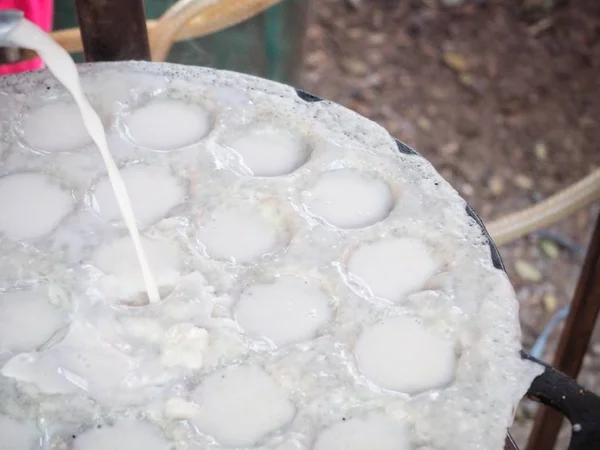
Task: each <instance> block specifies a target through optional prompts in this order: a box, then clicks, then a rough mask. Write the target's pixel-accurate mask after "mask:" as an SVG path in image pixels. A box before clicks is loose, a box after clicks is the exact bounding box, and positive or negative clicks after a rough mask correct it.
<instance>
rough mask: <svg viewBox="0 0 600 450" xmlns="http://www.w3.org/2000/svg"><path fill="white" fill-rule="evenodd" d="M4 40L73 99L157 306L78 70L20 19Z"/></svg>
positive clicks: (137, 238)
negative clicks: (27, 52) (37, 60)
mask: <svg viewBox="0 0 600 450" xmlns="http://www.w3.org/2000/svg"><path fill="white" fill-rule="evenodd" d="M6 39H7V41H8V43H10V44H12V45H15V46H18V47H21V48H28V49H31V50H35V51H36V52H37V54H38V55H39V56H40V57H41V58H42V59H43V60H44V61H45V63H46V65H47V66H48V69H49V70H50V72H52V74H53V75H54V76H55V77H56V78H57V79H58V81H60V82H61V83H62V84H63V86H64V87H65V88H66V89H67V90H68V91H69V92H70V93H71V95H72V96H73V98H74V99H75V102H76V103H77V106H78V107H79V111H80V112H81V116H82V118H83V123H84V124H85V127H86V129H87V131H88V133H89V135H90V136H91V138H92V140H93V141H94V143H95V144H96V146H97V147H98V150H100V153H101V155H102V159H103V160H104V164H105V165H106V170H107V172H108V177H109V179H110V182H111V184H112V186H113V189H114V191H115V197H116V198H117V202H118V204H119V208H120V210H121V214H122V215H123V219H124V221H125V225H126V226H127V229H128V230H129V234H130V235H131V239H132V240H133V245H134V247H135V251H136V253H137V256H138V259H139V262H140V266H141V269H142V275H143V277H144V283H145V285H146V291H147V293H148V299H149V301H150V302H153V303H154V302H158V301H159V300H160V295H159V293H158V288H157V286H156V283H155V281H154V277H153V276H152V272H151V271H150V266H149V264H148V260H147V258H146V255H145V252H144V248H143V247H142V242H141V239H140V233H139V231H138V229H137V226H136V223H135V216H134V214H133V209H132V207H131V201H130V199H129V195H128V194H127V189H126V188H125V183H123V179H122V178H121V175H120V174H119V169H118V167H117V165H116V164H115V161H114V159H113V158H112V156H111V154H110V152H109V150H108V144H107V142H106V134H105V131H104V126H103V125H102V121H101V120H100V118H99V117H98V114H96V112H95V111H94V109H93V108H92V106H91V105H90V103H89V102H88V100H87V98H86V97H85V94H84V93H83V89H82V87H81V83H80V82H79V74H78V73H77V66H76V65H75V63H74V62H73V59H72V58H71V56H70V55H69V54H68V53H67V51H66V50H64V49H63V48H62V47H61V46H60V45H58V44H57V43H56V42H54V40H53V39H52V38H51V37H50V36H49V35H48V34H46V33H45V32H44V31H43V30H42V29H41V28H39V27H38V26H36V25H35V24H33V23H32V22H30V21H28V20H27V19H21V20H20V21H19V23H18V24H17V25H16V26H15V27H14V28H13V29H12V30H11V31H10V32H9V33H8V35H7V36H6Z"/></svg>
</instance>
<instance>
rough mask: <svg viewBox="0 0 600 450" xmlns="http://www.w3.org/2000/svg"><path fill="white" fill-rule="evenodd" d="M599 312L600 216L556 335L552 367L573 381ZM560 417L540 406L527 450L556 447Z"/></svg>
mask: <svg viewBox="0 0 600 450" xmlns="http://www.w3.org/2000/svg"><path fill="white" fill-rule="evenodd" d="M599 312H600V216H599V217H598V219H597V220H596V228H595V229H594V234H593V235H592V241H591V242H590V246H589V248H588V252H587V256H586V259H585V263H584V265H583V269H582V271H581V275H580V277H579V281H578V283H577V289H576V290H575V295H574V297H573V302H572V304H571V312H570V314H569V317H568V318H567V321H566V323H565V327H564V329H563V331H562V334H561V336H560V341H559V344H558V348H557V350H556V356H555V359H554V367H555V368H556V369H558V370H560V371H561V372H563V373H565V374H566V375H568V376H570V377H571V378H577V376H578V375H579V371H580V370H581V365H582V363H583V357H584V356H585V353H586V351H587V348H588V345H589V343H590V338H591V336H592V332H593V330H594V326H595V325H596V320H597V319H598V313H599ZM562 420H563V418H562V416H561V415H560V414H559V413H558V412H557V411H554V410H552V409H550V408H547V407H541V408H540V410H539V412H538V414H537V417H536V418H535V423H534V426H533V430H532V432H531V436H530V437H529V442H528V444H527V450H551V449H553V448H554V445H555V444H556V439H557V437H558V432H559V431H560V425H561V423H562Z"/></svg>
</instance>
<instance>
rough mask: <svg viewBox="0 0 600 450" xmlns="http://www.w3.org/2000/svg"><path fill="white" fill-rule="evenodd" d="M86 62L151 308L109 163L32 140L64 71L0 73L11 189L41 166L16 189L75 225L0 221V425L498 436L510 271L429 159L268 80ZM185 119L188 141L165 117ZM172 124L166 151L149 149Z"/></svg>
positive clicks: (361, 437) (288, 438)
mask: <svg viewBox="0 0 600 450" xmlns="http://www.w3.org/2000/svg"><path fill="white" fill-rule="evenodd" d="M79 70H80V76H81V78H82V80H83V81H84V83H85V86H86V93H87V94H89V95H90V98H92V99H96V100H97V101H98V104H97V111H98V112H99V113H100V117H105V118H106V120H107V121H108V120H110V121H111V122H110V123H112V124H114V126H112V127H111V128H109V129H108V136H107V140H108V142H109V144H110V148H111V151H112V152H113V155H114V156H115V158H119V159H123V160H126V161H131V163H130V164H129V165H128V166H127V167H126V168H123V169H122V170H121V173H122V174H123V178H124V180H125V183H126V186H127V188H128V189H130V194H131V195H132V197H133V200H134V201H135V203H136V206H137V207H138V208H141V209H139V210H134V213H135V214H136V218H137V219H138V221H141V220H140V218H143V219H144V220H143V223H144V229H143V233H142V238H141V240H142V245H143V246H144V249H145V251H146V254H147V257H148V259H149V261H148V262H149V265H150V267H151V270H152V273H153V275H154V276H155V278H156V283H157V284H158V287H159V289H161V294H162V297H163V298H164V301H160V302H158V303H149V302H148V299H147V298H145V297H144V296H143V295H142V296H140V295H138V294H139V293H140V291H141V290H143V285H144V284H143V283H144V280H143V277H142V274H141V272H140V268H139V264H138V263H137V259H136V253H135V249H134V247H133V243H132V240H131V239H129V238H128V237H127V236H124V233H123V230H122V229H121V228H120V227H119V223H117V222H119V221H118V214H116V212H117V209H116V205H115V203H116V202H115V200H114V198H112V197H111V196H110V195H108V194H109V193H110V189H109V187H110V186H109V183H108V180H107V179H106V177H105V169H104V166H103V161H102V160H101V158H100V157H99V156H97V157H96V158H94V157H93V156H95V153H94V154H92V155H90V154H89V153H86V152H85V151H83V149H80V150H75V151H73V147H74V145H73V142H70V141H63V142H62V143H61V145H62V147H61V148H55V149H50V148H46V149H40V150H42V151H39V152H35V150H36V149H34V148H32V147H33V146H34V145H33V144H32V143H31V142H30V141H28V140H27V139H26V138H27V135H24V134H23V133H22V132H21V130H23V129H24V128H25V126H26V125H27V121H28V120H30V119H31V117H34V118H35V117H39V111H40V110H43V111H44V110H46V108H54V107H56V106H57V105H58V104H60V103H61V102H64V100H63V99H61V98H57V97H56V96H55V95H53V93H54V92H55V91H54V90H57V91H61V92H62V89H57V88H59V87H60V86H59V85H58V83H57V82H56V81H55V80H54V79H52V77H51V76H50V75H49V74H47V73H44V72H40V73H31V74H26V75H23V76H19V77H14V78H10V77H9V78H2V79H0V96H1V97H0V98H1V99H2V100H6V102H5V103H3V104H2V108H0V114H4V117H7V120H6V121H2V122H0V127H3V129H7V130H8V132H7V133H6V134H5V135H3V136H4V142H5V143H6V147H5V151H4V153H3V154H2V167H3V171H4V172H3V174H2V175H1V176H0V192H1V186H2V183H9V184H10V183H12V181H11V180H14V177H21V176H24V175H26V174H27V175H29V174H32V175H35V177H36V178H34V179H32V180H29V181H27V182H26V183H24V184H23V187H25V188H27V190H26V191H25V192H31V189H34V190H36V189H38V188H39V186H40V184H39V183H38V181H40V179H39V177H40V176H43V177H47V178H43V180H44V181H45V182H47V183H49V184H48V186H54V187H56V188H57V189H49V192H52V193H53V194H52V195H55V194H56V195H57V196H58V197H62V194H63V193H72V196H71V199H70V202H65V205H66V206H68V208H67V209H68V210H69V211H72V212H70V213H68V214H67V216H66V217H64V218H56V217H54V216H53V215H52V214H50V212H51V211H50V212H48V211H46V210H45V209H44V210H41V211H40V214H41V216H42V218H43V219H44V220H43V221H42V222H43V225H44V226H43V227H41V226H40V229H36V230H34V231H35V233H32V234H35V235H36V236H40V235H41V236H40V237H37V238H32V239H35V240H26V239H21V240H15V239H13V238H12V237H11V236H9V235H8V234H7V233H6V224H5V225H4V228H2V226H3V225H2V223H0V327H1V326H2V323H1V322H2V317H3V316H5V315H6V316H7V317H16V318H18V319H19V320H20V322H19V325H18V326H19V329H20V330H19V331H20V332H19V333H16V332H15V331H14V328H15V327H12V326H10V327H8V328H9V331H10V332H8V333H2V332H0V347H2V348H0V366H1V368H0V432H1V431H2V430H4V428H6V427H9V428H10V429H12V430H13V431H14V439H16V440H17V441H16V442H26V443H28V442H32V444H31V446H32V450H33V449H35V450H40V449H43V450H50V449H56V448H66V449H70V450H94V449H97V448H106V447H111V448H115V450H129V449H131V448H149V449H157V450H158V449H160V450H167V449H168V450H171V449H176V450H184V449H185V450H191V449H201V450H220V449H223V448H231V447H236V448H243V449H244V450H249V449H254V450H258V449H260V450H322V449H323V450H329V449H331V450H333V449H338V448H339V449H342V448H343V449H344V450H368V449H371V448H381V449H382V450H383V449H402V450H405V449H406V450H425V449H427V450H441V449H444V450H458V449H460V450H474V449H480V448H489V449H494V450H496V449H500V448H502V445H503V442H504V437H505V435H506V428H507V426H508V425H509V423H510V421H511V420H512V411H513V408H514V407H515V405H516V403H517V402H518V400H519V399H520V397H521V396H522V394H523V393H524V392H525V389H526V388H527V386H528V384H529V382H530V381H531V379H532V378H533V377H534V376H535V375H536V374H537V369H536V368H534V367H531V366H530V365H529V363H528V362H525V361H523V360H522V359H521V358H520V357H519V353H518V351H519V349H520V348H521V344H520V341H519V328H518V314H517V307H518V303H517V301H516V299H515V295H514V292H513V291H512V289H511V286H510V283H509V282H508V280H507V278H506V276H505V274H504V273H503V272H502V271H500V270H498V269H496V268H495V267H494V266H493V263H492V260H491V258H490V251H489V247H488V245H487V241H486V240H485V239H484V237H483V236H482V234H481V230H480V229H479V228H478V227H476V226H475V224H474V222H473V221H472V219H471V218H470V217H469V216H468V215H467V213H466V211H465V203H464V201H463V200H462V199H461V198H460V197H459V196H458V194H457V193H456V192H455V191H454V190H452V189H451V188H450V187H449V186H448V185H447V184H445V182H444V181H443V180H442V179H441V178H440V177H439V175H437V174H436V173H435V171H434V170H433V169H432V168H431V166H430V165H428V164H427V163H426V162H425V161H424V160H423V159H421V158H420V157H417V156H411V155H402V154H399V153H398V151H397V147H396V145H395V143H394V141H393V139H392V138H391V137H390V136H389V134H387V132H385V130H383V129H381V128H380V127H378V126H376V125H374V124H373V123H371V122H369V121H367V120H365V119H363V118H360V117H359V116H357V115H355V114H354V113H351V112H349V111H347V110H345V109H344V108H342V107H339V106H337V105H335V104H331V103H328V102H321V103H319V102H316V103H307V102H304V101H303V100H301V99H299V98H298V96H297V95H296V92H295V91H294V90H293V89H291V88H289V87H286V86H282V85H278V84H276V83H272V82H268V81H266V80H260V79H256V78H252V77H246V76H243V75H240V74H234V73H230V72H219V71H212V70H208V69H203V68H194V67H184V66H176V65H169V64H149V63H119V64H94V65H89V66H81V67H79ZM47 88H49V89H47ZM47 91H49V94H48V92H47ZM4 94H6V95H4ZM99 100H102V101H101V102H100V101H99ZM205 100H206V101H205ZM148 105H153V106H152V108H149V107H148ZM156 105H162V106H163V107H164V108H158V107H157V106H156ZM189 105H191V107H188V106H189ZM207 105H210V107H208V108H207ZM211 108H212V109H211ZM175 109H176V110H177V111H178V113H177V115H176V116H177V117H178V119H177V120H179V121H180V122H181V129H183V128H186V129H187V130H188V131H186V133H184V134H185V135H186V136H185V137H186V139H184V140H182V139H180V138H181V136H180V135H179V134H177V133H175V134H170V133H169V131H171V130H172V129H173V127H172V126H171V125H172V124H171V122H170V117H164V120H161V117H160V116H161V114H162V113H166V114H167V116H169V114H168V112H170V111H174V110H175ZM55 110H60V107H59V108H58V109H55ZM22 111H25V112H26V113H29V114H22V113H21V112H22ZM203 111H204V112H203ZM207 111H210V114H209V115H210V116H211V117H212V119H211V122H210V124H209V127H208V128H207V129H204V125H202V124H200V125H198V127H196V126H195V125H194V123H195V120H196V119H202V117H206V114H205V112H207ZM69 115H70V113H68V111H67V113H66V116H69ZM173 116H175V114H173ZM268 118H275V119H276V120H274V121H273V124H274V125H273V124H272V125H271V131H269V132H268V133H262V132H261V133H254V134H253V133H252V130H253V129H254V128H255V127H256V128H257V129H259V130H264V129H265V125H264V124H265V122H266V121H267V119H268ZM182 119H185V120H182ZM57 120H61V118H57ZM192 125H193V126H192ZM190 126H191V128H190ZM5 127H6V128H5ZM46 127H47V128H46V129H49V128H50V127H49V126H48V124H46ZM161 127H162V130H161V129H159V128H161ZM148 128H151V130H150V131H149V132H148V133H146V132H145V131H144V130H146V129H148ZM30 129H32V130H35V129H36V127H35V126H31V127H30ZM207 130H208V131H207ZM161 131H162V132H164V136H163V140H162V141H161V147H163V148H162V149H158V148H157V147H158V146H154V148H149V146H150V145H146V144H150V140H152V139H150V140H148V139H147V138H148V136H154V135H156V134H160V132H161ZM81 136H82V135H81V134H79V133H74V134H73V139H74V140H75V141H77V142H82V141H81V140H80V138H81ZM200 136H202V137H200ZM244 136H246V137H248V141H245V140H244ZM263 141H265V142H267V141H268V142H267V145H265V146H262V143H263ZM242 143H244V144H243V145H242ZM36 145H38V146H39V143H37V144H36ZM167 147H168V148H169V149H175V148H176V149H177V151H157V150H165V148H167ZM261 149H262V150H261ZM277 149H279V150H277ZM31 150H34V151H31ZM263 150H264V151H263ZM298 152H300V153H298ZM273 155H276V156H280V157H282V159H280V160H277V158H275V160H274V161H272V160H271V159H270V158H271V157H272V156H273ZM299 155H303V156H302V157H299ZM271 163H274V164H273V165H271ZM36 180H37V181H36ZM151 180H155V183H154V184H153V183H152V182H151ZM158 185H160V186H158ZM41 186H46V185H45V184H43V183H42V184H41ZM346 189H348V192H352V193H353V196H354V197H355V198H356V201H355V202H354V203H353V202H352V201H348V199H347V198H345V197H344V192H345V190H346ZM148 192H149V193H150V194H151V196H152V195H153V196H155V197H160V199H158V198H157V200H156V201H154V202H152V201H149V199H148V198H147V197H146V196H144V193H148ZM161 193H162V194H164V195H162V196H161V195H160V194H161ZM182 195H183V197H182ZM26 197H27V196H25V197H24V198H26ZM8 200H10V198H9V199H8ZM373 200H377V202H375V203H373ZM0 201H1V202H6V201H7V199H6V198H2V197H0ZM3 208H4V203H0V210H1V209H3ZM138 214H139V217H138ZM26 222H27V217H25V218H24V220H23V229H27V228H28V224H27V223H26ZM42 222H40V223H42ZM56 223H58V224H57V225H56ZM12 225H14V227H15V228H16V227H18V226H19V225H20V221H19V220H17V221H15V222H13V223H12ZM65 246H67V247H69V248H70V251H69V252H64V251H63V248H64V247H65ZM5 268H7V269H6V270H5ZM24 308H28V310H29V308H34V309H35V311H39V312H38V314H37V315H36V317H35V318H31V317H22V315H23V309H24ZM40 320H44V322H43V324H40ZM65 322H66V323H65ZM42 325H43V326H42ZM0 329H1V328H0ZM49 335H51V336H52V337H50V339H49V342H45V343H42V341H45V340H46V339H47V337H48V336H49ZM499 368H500V369H499ZM490 387H492V388H490ZM481 392H485V393H486V395H485V396H484V397H482V396H481ZM491 405H493V407H492V406H491ZM4 419H6V420H4ZM7 424H8V425H7ZM36 424H37V426H36ZM39 436H42V441H41V443H38V444H35V443H34V441H35V440H36V439H39ZM24 445H27V444H24Z"/></svg>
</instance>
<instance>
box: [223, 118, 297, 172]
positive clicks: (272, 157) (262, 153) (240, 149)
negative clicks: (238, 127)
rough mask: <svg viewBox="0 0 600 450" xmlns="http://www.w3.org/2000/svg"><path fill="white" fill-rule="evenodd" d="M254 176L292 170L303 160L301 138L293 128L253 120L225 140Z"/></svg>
mask: <svg viewBox="0 0 600 450" xmlns="http://www.w3.org/2000/svg"><path fill="white" fill-rule="evenodd" d="M225 145H226V146H227V147H229V148H231V149H232V150H234V151H235V152H236V153H237V154H238V155H239V157H240V158H241V162H242V164H243V165H244V166H245V167H246V168H247V169H249V170H250V172H252V174H253V175H255V176H257V177H276V176H278V175H287V174H289V173H292V172H293V171H294V170H296V169H297V168H298V167H300V166H301V165H302V164H304V163H305V162H306V159H307V157H308V149H307V145H306V142H305V140H304V138H303V137H302V136H300V135H298V134H296V133H295V132H292V131H290V130H285V129H281V128H277V127H274V126H272V125H267V124H255V125H253V126H252V127H248V128H247V129H246V130H244V132H243V133H239V134H237V135H236V136H235V137H234V138H232V139H229V140H227V141H226V142H225Z"/></svg>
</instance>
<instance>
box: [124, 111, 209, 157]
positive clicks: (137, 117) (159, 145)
mask: <svg viewBox="0 0 600 450" xmlns="http://www.w3.org/2000/svg"><path fill="white" fill-rule="evenodd" d="M210 125H211V124H210V114H209V112H208V111H207V110H206V109H205V108H203V107H202V106H200V105H195V104H191V103H186V102H183V101H181V100H168V99H160V100H153V101H151V102H150V103H148V104H147V105H144V106H142V107H141V108H139V109H136V110H135V111H133V112H132V113H131V115H130V116H129V117H128V118H127V120H126V123H125V129H126V132H127V134H128V135H129V137H130V138H131V140H133V142H135V143H136V144H138V145H141V146H142V147H146V148H149V149H153V150H162V151H167V150H177V149H180V148H182V147H186V146H188V145H191V144H194V143H196V142H198V141H200V140H201V139H202V138H203V137H204V136H206V134H207V133H208V131H209V130H210Z"/></svg>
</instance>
